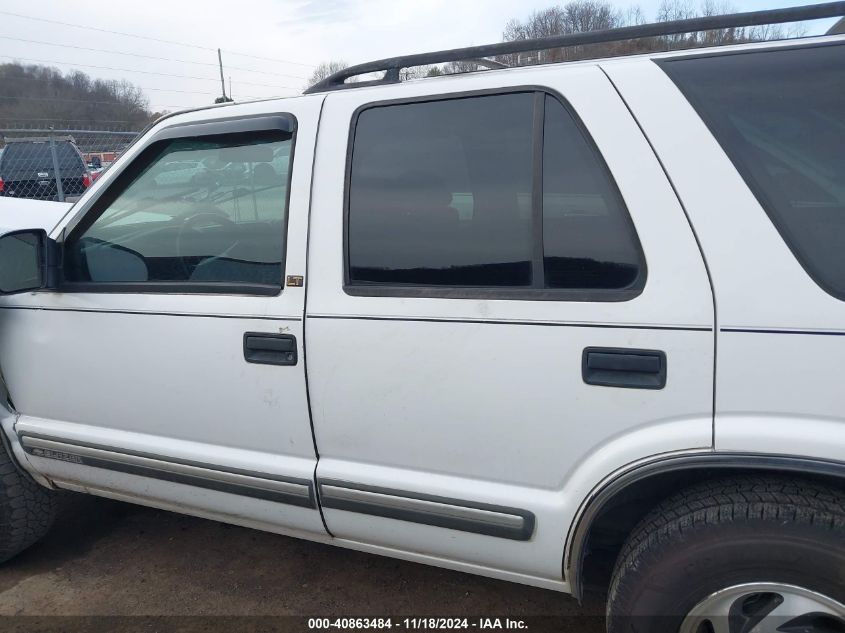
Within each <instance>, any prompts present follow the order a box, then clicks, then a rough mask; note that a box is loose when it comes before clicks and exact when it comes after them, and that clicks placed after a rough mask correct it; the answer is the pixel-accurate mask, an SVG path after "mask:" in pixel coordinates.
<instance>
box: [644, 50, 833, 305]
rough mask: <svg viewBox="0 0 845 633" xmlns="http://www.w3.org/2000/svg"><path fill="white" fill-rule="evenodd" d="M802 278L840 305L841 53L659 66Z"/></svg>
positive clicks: (773, 54) (773, 53)
mask: <svg viewBox="0 0 845 633" xmlns="http://www.w3.org/2000/svg"><path fill="white" fill-rule="evenodd" d="M661 66H662V68H663V69H664V70H665V71H666V73H667V74H668V75H669V77H671V78H672V80H673V81H674V82H675V83H676V84H677V85H678V87H679V88H680V89H681V91H682V92H683V93H684V94H685V95H686V97H687V98H688V99H689V101H690V103H691V104H692V105H693V107H694V108H695V109H696V110H697V111H698V112H699V114H700V115H701V117H702V119H704V122H705V123H706V124H707V125H708V127H709V128H710V130H711V131H712V132H713V134H714V135H715V137H716V139H717V140H718V141H719V143H720V144H721V145H722V147H723V148H724V150H725V152H726V153H727V154H728V156H729V157H730V159H731V160H732V161H733V163H734V165H736V167H737V169H738V170H739V172H740V173H741V174H742V177H743V178H744V179H745V181H746V183H748V186H749V187H750V188H751V190H752V191H753V192H754V194H755V195H756V197H757V199H758V200H759V201H760V204H761V205H762V206H763V207H764V208H765V210H766V212H767V213H768V214H769V217H770V218H771V220H772V222H774V224H775V226H776V227H777V228H778V230H779V231H780V233H781V236H782V237H783V239H784V240H785V241H786V243H787V244H788V245H789V247H790V248H791V249H792V251H793V253H794V254H795V256H796V257H797V258H798V260H799V261H800V262H801V264H802V265H803V266H804V268H805V270H806V271H807V272H808V273H809V274H810V276H812V277H813V279H815V281H816V282H817V283H818V284H819V285H820V286H821V287H823V288H824V289H825V290H826V291H828V292H829V293H831V294H832V295H834V296H836V297H838V298H840V299H845V46H842V45H833V46H830V45H828V46H820V47H814V48H802V49H780V50H769V51H761V52H755V53H743V54H733V55H730V54H729V55H717V56H711V57H700V58H685V59H675V60H670V61H666V62H662V63H661Z"/></svg>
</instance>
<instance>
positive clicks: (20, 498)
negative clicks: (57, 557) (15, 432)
mask: <svg viewBox="0 0 845 633" xmlns="http://www.w3.org/2000/svg"><path fill="white" fill-rule="evenodd" d="M2 432H3V431H2V430H0V433H2ZM57 499H58V493H56V492H55V491H53V490H50V489H49V488H45V487H44V486H42V485H40V484H38V483H37V482H36V481H35V480H34V479H32V477H30V476H29V475H28V474H26V473H24V472H22V471H21V470H19V468H18V466H17V464H15V462H14V461H12V458H11V456H10V455H9V453H8V450H7V449H6V446H5V443H4V446H0V563H4V562H6V561H7V560H9V559H10V558H12V557H14V556H17V555H18V554H20V553H21V552H22V551H24V550H25V549H26V548H28V547H29V546H30V545H33V544H34V543H35V542H37V541H38V540H40V539H41V538H42V537H43V536H44V535H45V534H47V531H48V530H49V529H50V526H52V525H53V520H54V519H55V517H56V510H57Z"/></svg>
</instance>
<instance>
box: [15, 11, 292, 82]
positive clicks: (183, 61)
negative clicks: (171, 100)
mask: <svg viewBox="0 0 845 633" xmlns="http://www.w3.org/2000/svg"><path fill="white" fill-rule="evenodd" d="M0 13H3V12H2V11H0ZM0 39H2V40H14V41H15V42H27V43H28V44H43V45H44V46H58V47H61V48H73V49H76V50H80V51H91V52H94V53H109V54H112V55H127V56H129V57H143V58H144V59H157V60H159V61H163V62H175V63H177V64H194V65H197V66H214V67H217V64H212V63H211V62H194V61H190V60H187V59H173V58H170V57H156V56H154V55H142V54H141V53H124V52H123V51H114V50H108V49H105V48H89V47H87V46H76V45H75V44H57V43H55V42H43V41H41V40H27V39H24V38H22V37H11V36H9V35H0ZM227 52H228V51H227ZM226 68H228V69H230V70H240V71H243V72H247V73H258V74H261V75H274V76H276V77H288V78H290V79H307V77H302V76H301V75H287V74H285V73H274V72H270V71H267V70H253V69H252V68H243V67H240V66H229V65H228V64H227V65H226Z"/></svg>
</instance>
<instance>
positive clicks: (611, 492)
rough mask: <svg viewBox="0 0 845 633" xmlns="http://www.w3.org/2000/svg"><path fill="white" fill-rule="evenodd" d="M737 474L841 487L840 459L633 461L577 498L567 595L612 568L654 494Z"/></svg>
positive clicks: (718, 456) (740, 456)
mask: <svg viewBox="0 0 845 633" xmlns="http://www.w3.org/2000/svg"><path fill="white" fill-rule="evenodd" d="M737 474H755V475H761V474H772V475H778V474H780V475H783V474H800V475H801V476H803V477H807V478H812V479H817V480H818V479H821V480H825V481H827V482H830V483H833V484H834V485H837V486H840V487H845V463H843V462H838V461H831V460H820V459H811V458H805V457H798V456H789V455H763V454H755V453H702V454H695V455H689V454H688V455H679V456H672V457H664V458H661V459H656V460H653V461H650V462H648V463H645V464H639V465H637V466H635V467H633V468H630V469H627V470H624V471H622V472H620V473H618V474H617V475H615V476H614V477H613V478H611V479H609V480H608V481H605V482H604V483H602V484H600V485H599V486H597V487H596V488H595V489H594V490H593V492H592V493H591V495H590V496H589V497H588V498H587V499H586V500H585V501H584V502H583V503H582V505H581V510H580V511H579V513H578V516H577V518H576V520H575V522H574V523H573V527H572V528H571V530H570V535H569V538H568V539H567V543H566V548H565V552H564V559H563V575H564V578H565V579H566V580H567V581H568V583H569V586H570V591H571V593H572V595H573V596H574V597H575V598H576V599H577V600H579V601H580V600H582V598H583V595H584V589H585V586H586V585H588V584H591V582H590V581H592V580H595V579H603V578H604V577H605V575H606V574H607V573H608V572H609V569H608V566H607V565H608V559H610V560H609V564H610V567H611V568H612V565H613V563H614V562H615V558H616V554H618V553H619V550H620V549H621V547H622V544H623V543H624V541H625V539H626V538H627V535H628V534H630V532H631V530H632V529H633V528H634V527H635V525H636V524H637V523H638V522H639V520H640V519H641V518H642V517H643V516H645V514H646V513H647V512H648V511H649V510H651V509H652V508H653V507H654V506H655V505H656V504H657V503H658V502H659V501H660V500H662V499H663V498H665V497H666V496H668V495H669V494H671V493H673V492H677V491H678V490H679V489H681V488H683V487H685V486H687V485H690V484H692V483H696V482H700V481H703V480H706V479H715V478H718V477H724V476H728V475H737ZM598 584H604V581H603V580H602V581H601V582H600V583H598Z"/></svg>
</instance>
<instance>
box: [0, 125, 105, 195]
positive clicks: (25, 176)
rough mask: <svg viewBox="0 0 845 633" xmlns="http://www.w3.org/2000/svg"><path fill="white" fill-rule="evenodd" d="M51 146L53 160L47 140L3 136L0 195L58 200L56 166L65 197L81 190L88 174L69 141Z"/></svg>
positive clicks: (80, 155) (89, 176)
mask: <svg viewBox="0 0 845 633" xmlns="http://www.w3.org/2000/svg"><path fill="white" fill-rule="evenodd" d="M55 148H56V156H55V162H54V160H53V154H52V152H51V150H50V142H49V140H48V139H44V138H26V139H15V140H12V139H6V147H5V148H4V150H3V153H2V154H0V196H9V197H15V198H34V199H36V200H58V199H59V193H58V187H57V178H56V166H58V172H59V178H60V179H61V183H62V192H63V194H64V197H65V199H67V198H71V199H73V198H75V197H79V196H81V195H82V194H83V193H85V189H86V188H87V187H88V186H89V185H90V184H91V174H90V173H89V172H88V168H87V166H86V165H85V161H84V160H83V158H82V154H80V153H79V150H78V149H77V147H76V145H75V144H74V143H73V140H72V139H70V138H62V139H60V140H56V141H55Z"/></svg>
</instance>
